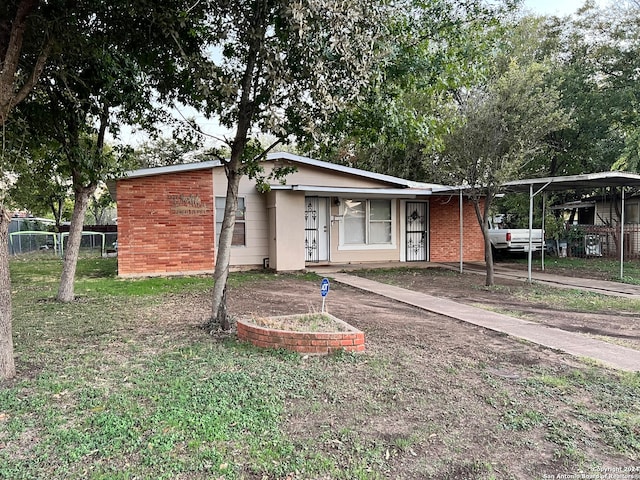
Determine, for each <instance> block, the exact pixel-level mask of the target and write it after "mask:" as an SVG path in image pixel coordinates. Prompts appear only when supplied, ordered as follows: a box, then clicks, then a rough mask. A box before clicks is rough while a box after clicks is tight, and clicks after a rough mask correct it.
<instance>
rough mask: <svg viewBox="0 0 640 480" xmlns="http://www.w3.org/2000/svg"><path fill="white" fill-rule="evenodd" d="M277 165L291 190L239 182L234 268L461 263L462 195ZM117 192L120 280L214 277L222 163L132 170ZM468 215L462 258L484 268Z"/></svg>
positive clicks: (303, 162)
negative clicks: (207, 274) (261, 189)
mask: <svg viewBox="0 0 640 480" xmlns="http://www.w3.org/2000/svg"><path fill="white" fill-rule="evenodd" d="M275 166H293V167H296V171H295V172H294V173H291V174H290V175H288V176H287V177H286V185H281V184H279V183H277V182H275V181H274V182H273V184H272V185H271V190H270V191H269V192H267V193H260V192H258V190H257V189H256V183H255V181H252V180H250V179H249V178H247V177H245V178H243V179H242V181H241V183H240V189H239V207H238V213H237V217H236V226H235V230H234V235H233V248H232V254H231V267H232V268H234V269H239V268H250V267H256V266H259V267H269V268H272V269H274V270H277V271H291V270H301V269H304V268H305V267H307V266H309V265H315V264H348V263H366V262H398V261H400V262H410V261H433V262H456V261H458V260H459V257H460V254H459V251H460V225H459V218H460V212H459V200H458V193H457V190H455V189H453V188H451V187H445V186H442V185H431V184H424V183H416V182H411V181H407V180H403V179H400V178H396V177H391V176H388V175H381V174H376V173H371V172H367V171H364V170H359V169H356V168H350V167H345V166H341V165H336V164H332V163H327V162H322V161H319V160H314V159H311V158H306V157H301V156H297V155H292V154H289V153H273V154H269V155H268V157H267V159H266V160H265V162H264V167H265V170H266V171H270V170H271V169H272V168H274V167H275ZM110 190H111V192H112V196H114V199H115V200H116V201H117V210H118V273H119V275H120V276H143V275H166V274H187V273H188V274H192V273H205V272H211V271H213V269H214V265H215V254H216V243H217V238H218V235H219V233H220V228H221V225H222V216H223V212H224V204H225V195H226V190H227V182H226V176H225V173H224V167H223V166H222V165H221V164H220V163H219V162H204V163H194V164H185V165H175V166H170V167H159V168H150V169H143V170H137V171H133V172H129V173H128V174H127V175H126V176H124V177H123V178H121V179H118V180H117V182H116V183H115V185H113V184H111V185H110ZM463 215H464V217H463V218H464V225H463V226H464V242H463V246H464V260H465V261H482V260H483V258H484V253H483V252H484V246H483V240H482V233H481V231H480V228H479V226H478V223H477V220H476V216H475V213H474V211H473V206H472V205H471V204H470V203H469V202H468V201H465V202H464V208H463Z"/></svg>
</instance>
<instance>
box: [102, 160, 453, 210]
mask: <svg viewBox="0 0 640 480" xmlns="http://www.w3.org/2000/svg"><path fill="white" fill-rule="evenodd" d="M266 160H267V161H275V160H285V161H288V162H292V163H294V164H295V163H297V164H300V165H307V166H311V167H316V168H321V169H324V170H329V171H332V172H336V173H342V174H347V175H353V176H356V177H360V178H365V179H368V180H375V181H379V182H384V183H387V184H389V187H388V188H384V187H382V188H346V187H330V186H317V185H315V186H313V185H284V186H283V185H272V186H271V188H272V189H274V190H278V189H280V190H282V189H288V190H300V191H305V192H310V193H311V192H317V193H341V194H347V193H349V194H361V195H362V194H380V195H384V196H386V195H396V196H400V195H406V196H407V198H413V197H415V196H421V195H431V194H433V193H445V194H446V193H451V192H453V191H454V190H455V187H449V186H446V185H439V184H434V183H422V182H414V181H411V180H405V179H404V178H399V177H393V176H391V175H384V174H381V173H375V172H369V171H367V170H362V169H359V168H354V167H347V166H345V165H338V164H335V163H330V162H324V161H322V160H316V159H313V158H309V157H303V156H301V155H294V154H292V153H287V152H276V153H269V154H268V155H267V157H266ZM222 166H223V164H222V162H220V161H218V160H214V161H208V162H199V163H186V164H181V165H170V166H166V167H154V168H141V169H138V170H132V171H129V172H127V173H125V174H124V175H123V177H122V178H140V177H149V176H156V175H165V174H170V173H181V172H192V171H197V170H206V169H212V168H218V167H222ZM108 186H109V191H110V193H111V194H112V197H113V198H114V199H115V188H113V187H114V185H113V182H108Z"/></svg>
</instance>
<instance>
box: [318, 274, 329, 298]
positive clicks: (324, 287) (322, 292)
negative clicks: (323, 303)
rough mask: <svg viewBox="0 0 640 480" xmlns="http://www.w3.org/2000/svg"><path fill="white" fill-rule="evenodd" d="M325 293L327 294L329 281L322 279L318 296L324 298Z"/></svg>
mask: <svg viewBox="0 0 640 480" xmlns="http://www.w3.org/2000/svg"><path fill="white" fill-rule="evenodd" d="M327 293H329V279H328V278H323V279H322V283H321V284H320V295H322V296H323V297H326V296H327Z"/></svg>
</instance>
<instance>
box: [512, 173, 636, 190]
mask: <svg viewBox="0 0 640 480" xmlns="http://www.w3.org/2000/svg"><path fill="white" fill-rule="evenodd" d="M531 186H533V189H534V190H539V189H544V190H549V191H556V192H557V191H564V190H573V189H577V188H600V187H640V175H637V174H635V173H628V172H599V173H586V174H583V175H566V176H563V177H545V178H529V179H526V180H514V181H512V182H507V183H505V184H503V187H504V188H506V189H507V190H510V191H515V192H526V191H529V188H530V187H531Z"/></svg>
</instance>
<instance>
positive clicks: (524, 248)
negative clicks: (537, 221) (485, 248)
mask: <svg viewBox="0 0 640 480" xmlns="http://www.w3.org/2000/svg"><path fill="white" fill-rule="evenodd" d="M489 240H490V241H491V246H492V247H493V249H494V251H496V252H528V251H529V229H528V228H496V227H495V226H494V225H492V224H489ZM531 240H532V242H531V251H532V252H539V251H540V250H542V230H541V229H540V228H534V229H533V230H531Z"/></svg>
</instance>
